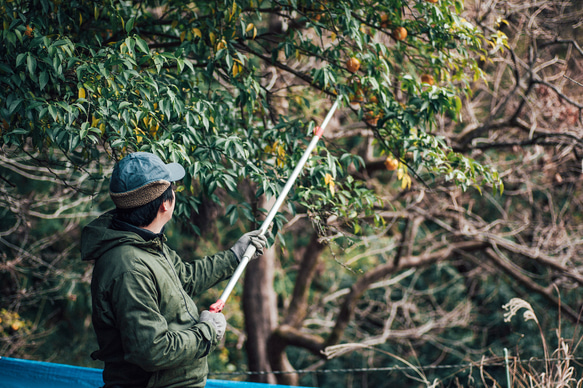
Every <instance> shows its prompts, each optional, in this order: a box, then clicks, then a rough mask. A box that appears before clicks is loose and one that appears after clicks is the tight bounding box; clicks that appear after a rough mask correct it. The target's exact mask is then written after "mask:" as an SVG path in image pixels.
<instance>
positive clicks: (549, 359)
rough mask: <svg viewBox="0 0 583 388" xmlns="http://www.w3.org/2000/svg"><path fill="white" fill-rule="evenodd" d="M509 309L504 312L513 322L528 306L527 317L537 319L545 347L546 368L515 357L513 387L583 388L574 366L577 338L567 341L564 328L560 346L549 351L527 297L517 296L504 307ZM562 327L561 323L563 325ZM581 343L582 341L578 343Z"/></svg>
mask: <svg viewBox="0 0 583 388" xmlns="http://www.w3.org/2000/svg"><path fill="white" fill-rule="evenodd" d="M502 307H503V308H504V309H505V310H507V312H506V313H505V314H504V321H505V322H510V320H511V319H512V317H513V316H514V315H516V314H517V313H518V311H519V310H521V309H525V312H524V314H523V318H524V320H525V321H529V320H533V321H534V322H535V323H536V325H537V326H538V329H539V332H540V337H541V341H542V345H543V350H544V370H541V369H540V368H539V369H537V368H535V367H534V366H532V365H531V364H529V363H526V362H523V361H521V360H520V359H519V358H517V357H515V360H514V361H515V362H513V368H512V369H511V371H510V372H511V380H512V381H511V387H513V388H514V387H516V388H567V387H577V388H579V387H583V377H581V378H579V379H577V378H576V376H575V368H574V367H573V366H572V365H571V362H572V361H573V359H574V352H575V349H576V348H577V346H576V345H575V346H573V347H570V346H569V343H574V342H573V341H570V340H566V339H564V338H563V337H562V335H561V330H560V329H559V330H557V339H558V345H557V349H556V350H554V351H553V352H552V353H549V350H548V347H547V341H546V339H545V336H544V333H543V331H542V328H541V326H540V323H539V321H538V319H537V317H536V314H535V312H534V310H533V308H532V306H531V305H530V304H529V303H528V302H526V301H525V300H523V299H519V298H514V299H511V300H510V302H508V303H507V304H505V305H504V306H502ZM559 327H560V324H559ZM577 345H578V344H577Z"/></svg>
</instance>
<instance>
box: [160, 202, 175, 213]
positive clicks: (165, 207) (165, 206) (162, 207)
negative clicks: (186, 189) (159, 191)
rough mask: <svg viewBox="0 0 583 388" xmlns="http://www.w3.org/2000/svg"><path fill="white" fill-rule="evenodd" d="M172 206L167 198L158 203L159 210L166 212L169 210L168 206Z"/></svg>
mask: <svg viewBox="0 0 583 388" xmlns="http://www.w3.org/2000/svg"><path fill="white" fill-rule="evenodd" d="M171 207H172V201H170V200H168V201H162V203H161V204H160V209H159V210H160V211H161V212H167V211H170V208H171Z"/></svg>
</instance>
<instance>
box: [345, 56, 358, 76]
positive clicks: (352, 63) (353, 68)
mask: <svg viewBox="0 0 583 388" xmlns="http://www.w3.org/2000/svg"><path fill="white" fill-rule="evenodd" d="M346 69H347V70H348V71H349V72H351V73H356V72H357V71H358V69H360V61H359V60H358V58H354V57H352V58H350V59H349V60H348V61H346Z"/></svg>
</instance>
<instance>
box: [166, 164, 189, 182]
mask: <svg viewBox="0 0 583 388" xmlns="http://www.w3.org/2000/svg"><path fill="white" fill-rule="evenodd" d="M166 168H167V169H168V172H169V173H170V179H169V180H170V182H176V181H179V180H181V179H182V178H184V174H185V173H186V172H185V171H184V167H182V166H181V165H180V164H178V163H168V164H167V165H166Z"/></svg>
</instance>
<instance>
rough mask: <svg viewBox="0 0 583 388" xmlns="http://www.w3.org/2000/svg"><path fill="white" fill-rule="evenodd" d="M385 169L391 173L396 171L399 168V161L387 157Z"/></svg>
mask: <svg viewBox="0 0 583 388" xmlns="http://www.w3.org/2000/svg"><path fill="white" fill-rule="evenodd" d="M385 167H386V168H387V170H389V171H395V170H396V169H397V167H399V161H398V160H397V159H395V158H393V157H392V156H387V158H386V159H385Z"/></svg>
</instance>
